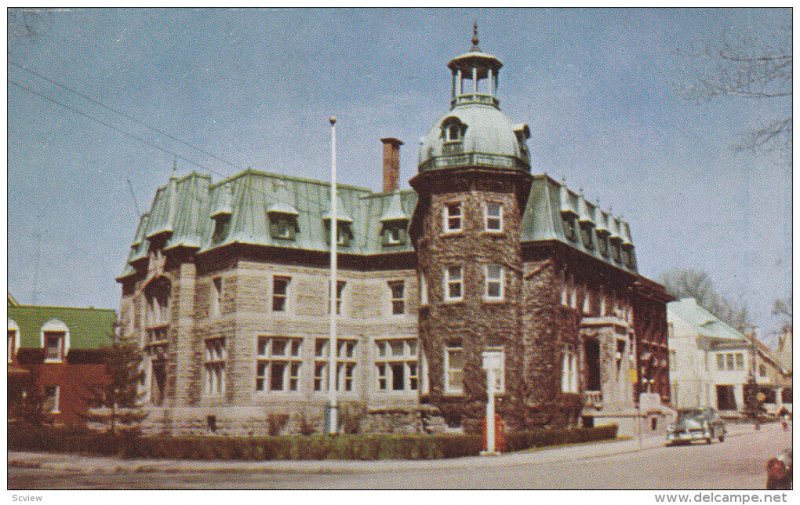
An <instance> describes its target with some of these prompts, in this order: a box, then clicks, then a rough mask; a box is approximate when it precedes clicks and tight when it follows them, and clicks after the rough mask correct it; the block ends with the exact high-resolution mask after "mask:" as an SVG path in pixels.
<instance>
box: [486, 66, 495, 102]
mask: <svg viewBox="0 0 800 505" xmlns="http://www.w3.org/2000/svg"><path fill="white" fill-rule="evenodd" d="M487 81H488V84H489V94H490V95H493V94H494V86H493V84H494V82H493V77H492V69H491V68H490V69H489V78H488V79H487Z"/></svg>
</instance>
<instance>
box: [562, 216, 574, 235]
mask: <svg viewBox="0 0 800 505" xmlns="http://www.w3.org/2000/svg"><path fill="white" fill-rule="evenodd" d="M563 223H564V235H566V236H567V238H568V239H570V240H575V239H576V238H577V236H576V235H575V217H574V216H573V215H572V214H564V215H563Z"/></svg>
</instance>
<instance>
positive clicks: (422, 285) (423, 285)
mask: <svg viewBox="0 0 800 505" xmlns="http://www.w3.org/2000/svg"><path fill="white" fill-rule="evenodd" d="M419 304H420V305H422V306H423V307H424V306H425V305H428V281H427V279H425V275H424V274H419Z"/></svg>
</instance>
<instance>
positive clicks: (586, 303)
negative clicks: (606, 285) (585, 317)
mask: <svg viewBox="0 0 800 505" xmlns="http://www.w3.org/2000/svg"><path fill="white" fill-rule="evenodd" d="M591 311H592V293H591V292H590V291H589V287H588V286H584V288H583V313H584V314H589V313H591Z"/></svg>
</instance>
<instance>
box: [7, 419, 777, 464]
mask: <svg viewBox="0 0 800 505" xmlns="http://www.w3.org/2000/svg"><path fill="white" fill-rule="evenodd" d="M761 429H762V430H764V431H767V430H773V429H780V425H775V424H773V425H766V424H765V425H762V428H761ZM752 432H753V426H752V425H735V424H734V425H729V426H728V437H737V436H744V435H746V434H749V433H752ZM716 443H719V442H716ZM663 446H664V438H663V437H662V436H660V435H658V436H656V435H647V436H644V437H643V438H642V441H641V446H640V442H639V440H638V438H634V439H631V440H617V441H607V442H598V443H594V444H581V445H572V446H564V447H552V448H542V449H539V450H534V451H522V452H516V453H508V454H503V455H500V456H496V457H480V456H471V457H466V458H457V459H436V460H380V461H342V460H326V461H294V460H292V461H288V460H281V461H198V460H165V459H160V460H156V459H121V458H111V457H92V456H79V455H74V454H63V453H35V452H9V453H8V466H9V467H17V468H38V469H43V470H52V471H57V472H74V473H84V474H98V473H133V472H135V473H148V472H160V473H195V472H269V473H365V472H386V471H399V470H422V469H428V468H437V469H442V468H448V469H459V468H464V469H470V468H476V467H496V466H517V465H531V464H537V463H554V462H561V461H575V460H579V459H592V458H602V457H606V456H612V455H616V454H625V453H630V452H637V451H646V450H652V449H656V448H659V447H663Z"/></svg>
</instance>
